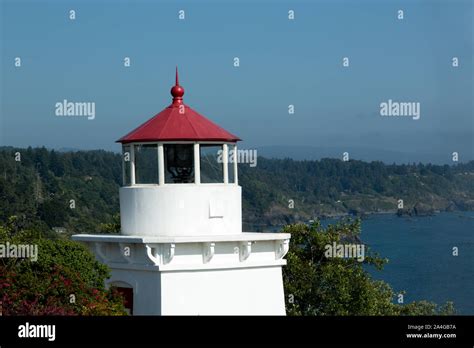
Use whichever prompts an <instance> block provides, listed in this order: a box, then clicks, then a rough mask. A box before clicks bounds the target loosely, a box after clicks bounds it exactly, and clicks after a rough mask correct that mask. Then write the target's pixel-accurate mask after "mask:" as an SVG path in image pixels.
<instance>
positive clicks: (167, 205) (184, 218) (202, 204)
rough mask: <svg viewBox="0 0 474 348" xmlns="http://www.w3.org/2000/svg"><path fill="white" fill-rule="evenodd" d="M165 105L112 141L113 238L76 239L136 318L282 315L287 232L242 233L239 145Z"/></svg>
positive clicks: (186, 111)
mask: <svg viewBox="0 0 474 348" xmlns="http://www.w3.org/2000/svg"><path fill="white" fill-rule="evenodd" d="M171 94H172V96H173V102H172V104H171V105H170V106H168V107H167V108H165V109H164V110H163V111H162V112H160V113H159V114H157V115H156V116H154V117H152V118H151V119H150V120H148V121H147V122H145V123H143V124H142V125H141V126H139V127H138V128H136V129H135V130H133V131H132V132H130V133H128V134H127V135H125V136H124V137H122V138H121V139H119V140H118V142H120V143H122V147H123V186H122V187H121V188H120V215H121V234H120V235H91V234H79V235H74V236H73V239H74V240H77V241H81V242H84V243H86V244H87V245H88V246H89V247H90V249H91V250H92V251H93V252H94V253H95V255H96V257H97V258H98V259H99V261H101V262H103V263H105V264H106V265H107V266H109V267H110V269H111V278H110V279H109V280H108V281H107V285H108V286H116V287H117V288H118V289H119V290H120V291H122V292H123V293H124V294H125V298H126V306H127V308H128V309H129V311H130V313H131V314H134V315H285V301H284V293H283V280H282V266H284V265H285V264H286V261H285V260H284V259H283V257H284V256H285V254H286V253H287V251H288V247H289V239H290V235H289V234H285V233H252V232H242V204H241V200H242V198H241V197H242V193H241V187H240V186H239V185H238V176H237V160H236V159H237V141H239V140H240V139H239V138H237V137H236V136H234V135H232V134H231V133H229V132H227V131H225V130H224V129H222V128H220V127H219V126H217V125H216V124H214V123H213V122H211V121H209V120H208V119H207V118H205V117H204V116H202V115H200V114H198V113H197V112H196V111H194V110H193V109H191V108H190V107H189V106H187V105H185V104H184V103H183V95H184V89H183V88H182V87H181V86H180V85H179V82H178V72H177V71H176V84H175V86H174V87H173V88H172V89H171Z"/></svg>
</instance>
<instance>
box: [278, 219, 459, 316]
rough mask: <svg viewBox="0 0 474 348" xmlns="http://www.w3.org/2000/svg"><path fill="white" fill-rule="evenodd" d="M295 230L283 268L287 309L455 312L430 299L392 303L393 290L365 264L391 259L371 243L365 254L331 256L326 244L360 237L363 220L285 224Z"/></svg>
mask: <svg viewBox="0 0 474 348" xmlns="http://www.w3.org/2000/svg"><path fill="white" fill-rule="evenodd" d="M283 232H285V233H291V243H290V250H289V251H288V254H287V255H286V260H287V266H286V267H284V268H283V280H284V285H285V295H286V306H287V313H288V314H289V315H435V314H438V315H441V314H453V313H454V307H453V304H452V303H449V302H448V303H447V304H446V305H444V306H443V307H441V308H438V307H437V305H436V304H433V303H429V302H426V301H422V302H414V303H410V304H408V305H398V304H395V303H394V298H395V293H394V292H393V290H392V289H391V288H390V286H389V285H388V284H386V283H385V282H383V281H377V280H373V279H372V278H371V277H370V275H369V274H368V273H367V271H366V270H365V269H364V267H363V265H364V264H365V265H371V266H374V267H376V268H377V269H382V267H383V265H384V264H385V263H386V262H388V260H387V259H382V258H380V257H379V256H378V255H377V254H375V253H373V252H372V251H371V250H370V249H369V250H367V247H366V252H365V260H364V261H363V263H362V262H359V261H357V260H356V259H355V258H328V257H326V256H325V251H326V249H325V246H326V245H332V244H333V243H334V242H335V243H337V244H344V243H355V242H358V236H359V234H360V220H358V219H357V220H352V221H351V220H349V221H341V222H339V223H337V224H335V225H329V226H328V227H327V228H326V229H325V228H323V227H322V226H321V223H320V222H319V221H316V222H315V223H314V224H312V225H309V226H308V225H305V224H295V225H288V226H286V227H285V228H284V229H283Z"/></svg>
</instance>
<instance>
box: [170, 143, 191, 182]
mask: <svg viewBox="0 0 474 348" xmlns="http://www.w3.org/2000/svg"><path fill="white" fill-rule="evenodd" d="M163 151H164V154H165V183H167V184H184V183H193V182H194V144H168V145H166V144H165V145H164V147H163Z"/></svg>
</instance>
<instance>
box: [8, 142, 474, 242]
mask: <svg viewBox="0 0 474 348" xmlns="http://www.w3.org/2000/svg"><path fill="white" fill-rule="evenodd" d="M16 152H19V153H20V155H21V161H15V153H16ZM145 168H148V167H147V166H145ZM148 169H149V168H148ZM138 174H139V175H140V173H138ZM155 174H156V172H155ZM121 175H122V169H121V156H120V154H117V153H112V152H106V151H76V152H57V151H54V150H47V149H45V148H31V147H29V148H27V149H17V148H11V147H2V148H0V222H6V221H7V219H8V218H9V217H10V216H12V215H16V216H17V217H18V219H19V221H20V220H21V221H23V223H24V225H23V226H22V227H23V228H30V227H33V226H34V227H35V228H36V229H38V228H39V229H41V230H43V231H47V230H50V229H51V228H52V227H64V228H66V230H67V234H69V235H70V234H74V233H83V232H88V233H96V232H103V233H113V232H116V231H117V227H118V225H117V214H118V212H119V197H118V188H119V186H120V185H121V181H122V179H121ZM473 176H474V161H471V162H469V163H467V164H458V165H456V166H435V165H431V164H427V165H422V164H412V165H385V164H383V163H381V162H371V163H366V162H361V161H353V160H351V161H348V162H343V161H340V160H337V159H322V160H320V161H293V160H291V159H284V160H278V159H265V158H258V166H256V167H249V166H248V165H244V164H240V165H239V183H240V184H241V186H242V195H243V202H242V203H243V204H242V205H243V216H244V223H247V224H249V225H251V226H249V227H252V229H253V228H254V227H255V226H254V225H253V224H256V223H259V224H263V225H265V226H268V225H283V224H288V223H293V222H296V221H306V220H309V219H312V218H314V217H324V216H331V215H340V214H346V213H350V214H363V213H367V212H374V211H379V210H387V211H390V210H392V211H394V212H395V210H396V207H397V200H398V199H399V198H400V197H403V199H404V205H405V207H406V208H412V207H414V206H415V204H417V203H418V202H423V203H424V204H425V206H426V207H429V208H432V209H437V210H453V209H460V210H472V209H474V180H472V177H473ZM290 199H292V200H293V201H294V205H295V206H294V209H289V208H288V200H290ZM71 200H74V204H75V207H74V208H73V209H72V208H71ZM257 229H258V227H257Z"/></svg>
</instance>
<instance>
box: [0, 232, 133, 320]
mask: <svg viewBox="0 0 474 348" xmlns="http://www.w3.org/2000/svg"><path fill="white" fill-rule="evenodd" d="M7 242H8V243H10V245H12V244H15V245H20V244H23V245H25V244H26V245H31V246H37V248H38V249H37V251H38V252H37V260H34V258H33V259H32V258H29V259H28V258H24V259H18V258H0V301H1V304H2V315H125V310H124V306H123V298H122V297H121V295H120V294H119V293H118V292H116V291H115V290H114V289H105V287H104V281H105V279H106V278H108V276H109V270H108V268H107V267H106V266H105V265H103V264H101V263H99V262H97V261H96V260H95V259H94V256H93V255H92V254H91V253H90V252H89V251H88V250H87V249H86V248H85V247H84V246H82V245H81V244H79V243H76V242H72V241H67V240H59V239H58V240H54V241H53V240H49V239H44V238H43V237H42V235H41V233H38V232H35V231H25V230H21V231H18V232H16V233H14V231H12V230H10V229H9V228H8V226H1V227H0V244H3V245H7Z"/></svg>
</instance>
